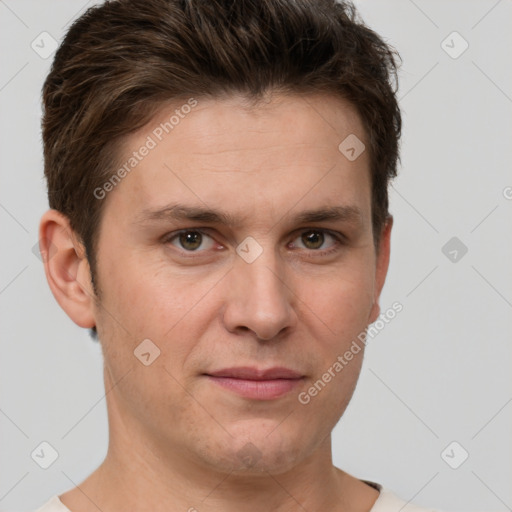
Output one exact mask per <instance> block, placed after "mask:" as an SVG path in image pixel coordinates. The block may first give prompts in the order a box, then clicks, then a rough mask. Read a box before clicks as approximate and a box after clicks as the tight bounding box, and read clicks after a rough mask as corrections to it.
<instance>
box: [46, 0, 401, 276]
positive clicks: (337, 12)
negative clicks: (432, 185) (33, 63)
mask: <svg viewBox="0 0 512 512" xmlns="http://www.w3.org/2000/svg"><path fill="white" fill-rule="evenodd" d="M397 57H398V58H399V56H398V54H397V52H396V51H395V50H394V49H392V48H391V47H389V46H388V45H387V44H386V43H385V42H384V41H383V40H382V39H381V38H380V37H379V36H378V35H377V34H376V33H375V32H373V31H372V30H370V29H369V28H368V27H366V26H365V25H364V23H363V22H362V21H361V20H360V19H359V17H358V14H357V12H356V9H355V8H354V6H353V5H352V4H351V3H348V2H337V1H336V0H112V1H107V2H105V3H104V4H102V5H100V6H96V7H92V8H90V9H88V10H87V11H86V12H85V14H83V15H82V16H81V17H80V18H79V19H78V20H76V21H75V22H74V23H73V25H72V26H71V28H70V29H69V31H68V33H67V35H66V37H65V38H64V41H63V42H62V44H61V46H60V48H59V50H58V51H57V54H56V56H55V59H54V62H53V66H52V68H51V71H50V73H49V75H48V77H47V79H46V81H45V84H44V88H43V103H44V116H43V123H42V126H43V142H44V164H45V176H46V179H47V183H48V196H49V203H50V207H51V208H54V209H56V210H59V211H60V212H61V213H63V214H64V215H66V216H67V217H68V218H69V221H70V225H71V227H72V228H73V230H74V231H75V232H76V233H77V234H78V236H79V237H80V239H81V241H82V242H83V244H84V246H85V249H86V254H87V258H88V260H89V263H90V266H91V273H92V276H93V284H94V269H95V264H96V259H95V256H96V249H97V248H96V242H97V238H98V233H99V228H100V221H101V212H102V206H103V203H104V201H101V200H99V199H97V198H96V197H95V195H94V194H93V191H94V190H95V189H97V188H98V187H101V186H102V185H103V184H104V183H105V181H106V180H107V179H108V178H109V177H110V176H111V175H112V171H113V170H114V169H116V168H117V167H116V165H118V161H117V160H118V158H119V157H120V155H118V152H119V147H120V142H121V141H122V138H123V137H125V136H126V135H128V134H130V133H132V132H134V131H135V130H137V129H139V128H141V127H142V126H144V125H145V124H147V122H149V121H150V119H151V118H152V117H153V115H154V114H155V113H156V112H157V110H158V107H159V106H161V105H162V103H163V102H169V101H170V100H173V99H178V98H186V97H190V96H194V97H196V98H198V97H216V96H220V95H224V94H232V93H243V94H244V95H246V96H247V97H248V98H250V99H256V100H257V99H258V98H261V97H262V96H263V95H264V94H265V93H267V92H269V91H270V92H272V91H277V92H284V93H309V92H311V93H319V92H320V93H322V92H325V93H329V94H333V95H335V96H338V97H341V98H343V99H345V100H348V101H350V102H351V103H352V104H353V105H354V106H355V108H356V109H357V111H358V113H359V115H360V117H361V119H362V121H363V125H364V128H365V131H366V136H367V141H368V144H369V148H368V149H369V151H370V161H371V170H370V172H371V178H372V226H373V232H374V241H375V243H376V245H377V243H378V240H379V236H380V232H381V229H382V226H383V224H384V222H385V220H386V218H387V217H388V215H389V213H388V191H387V188H388V184H389V181H390V179H391V178H393V177H395V176H396V173H397V163H398V160H399V139H400V132H401V115H400V110H399V107H398V103H397V100H396V89H397V73H396V72H397ZM340 142H341V141H340Z"/></svg>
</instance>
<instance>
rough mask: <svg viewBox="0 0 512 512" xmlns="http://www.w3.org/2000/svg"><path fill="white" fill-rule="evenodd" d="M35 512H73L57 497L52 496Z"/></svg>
mask: <svg viewBox="0 0 512 512" xmlns="http://www.w3.org/2000/svg"><path fill="white" fill-rule="evenodd" d="M34 512H71V511H70V510H69V508H68V507H66V506H65V505H64V503H62V501H60V499H59V497H58V496H57V495H55V496H52V497H51V498H50V499H49V500H48V501H47V502H46V503H45V504H44V505H42V506H41V507H39V508H38V509H37V510H34Z"/></svg>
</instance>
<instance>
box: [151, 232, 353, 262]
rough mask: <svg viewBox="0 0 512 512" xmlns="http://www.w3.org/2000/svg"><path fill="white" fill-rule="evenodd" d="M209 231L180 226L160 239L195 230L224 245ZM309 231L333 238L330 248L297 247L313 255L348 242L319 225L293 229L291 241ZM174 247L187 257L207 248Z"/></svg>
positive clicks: (173, 237)
mask: <svg viewBox="0 0 512 512" xmlns="http://www.w3.org/2000/svg"><path fill="white" fill-rule="evenodd" d="M211 231H213V230H212V228H206V227H198V228H196V227H190V228H182V229H178V230H176V231H172V232H170V233H167V234H165V235H164V236H163V237H162V238H161V241H162V243H164V244H168V243H170V242H171V241H172V240H174V239H175V238H176V237H177V236H179V235H180V234H181V233H188V232H197V233H201V234H202V235H203V236H207V237H209V238H211V239H212V240H213V241H214V242H215V243H216V244H218V245H220V246H222V247H224V244H222V243H220V242H218V241H217V239H216V238H215V237H214V236H212V234H210V233H211ZM309 231H316V232H320V233H325V234H327V235H330V236H331V237H332V238H333V239H334V241H335V243H334V244H333V245H332V246H331V247H330V248H328V249H307V248H302V247H300V248H298V250H301V251H305V252H309V253H311V254H313V255H323V254H325V255H327V254H329V253H335V252H336V251H337V250H339V249H340V247H341V246H343V245H345V244H346V243H347V242H348V239H347V237H346V236H345V235H344V234H343V233H340V232H338V231H333V230H330V229H327V228H320V227H315V226H313V227H311V226H310V227H302V228H299V229H297V230H295V231H294V232H293V234H292V238H291V242H293V241H294V240H295V239H296V238H298V237H299V236H300V235H301V234H304V233H307V232H309ZM291 242H290V243H291ZM287 245H288V244H287ZM176 249H177V250H178V251H179V252H180V253H181V254H186V255H187V256H188V257H194V255H195V256H196V257H197V255H198V254H200V253H203V252H208V249H205V250H202V251H186V250H185V249H180V248H178V247H176Z"/></svg>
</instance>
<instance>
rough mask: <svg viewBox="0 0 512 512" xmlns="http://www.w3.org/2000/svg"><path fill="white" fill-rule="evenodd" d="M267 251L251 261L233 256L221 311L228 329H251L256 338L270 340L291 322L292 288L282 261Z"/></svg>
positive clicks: (230, 330)
mask: <svg viewBox="0 0 512 512" xmlns="http://www.w3.org/2000/svg"><path fill="white" fill-rule="evenodd" d="M269 253H270V251H264V253H263V254H262V255H261V256H260V257H259V258H258V259H257V260H256V261H253V262H252V263H247V262H246V261H244V260H243V259H242V258H239V257H237V258H236V261H235V262H234V267H233V269H232V270H231V272H229V274H228V278H229V279H228V281H227V282H226V286H227V289H228V291H227V300H226V303H225V305H224V311H223V322H224V325H225V327H226V329H227V330H228V331H229V332H235V333H242V332H247V331H251V332H252V333H253V334H254V336H255V337H257V338H258V339H260V340H271V339H273V338H275V337H277V336H278V335H279V334H282V333H283V332H284V331H286V330H287V329H288V330H289V329H290V328H291V327H292V326H293V323H294V320H295V311H294V308H293V301H294V294H293V290H292V287H291V286H290V283H287V282H286V276H285V273H284V267H283V265H282V263H281V262H280V261H279V260H278V258H277V257H276V256H275V255H270V254H269Z"/></svg>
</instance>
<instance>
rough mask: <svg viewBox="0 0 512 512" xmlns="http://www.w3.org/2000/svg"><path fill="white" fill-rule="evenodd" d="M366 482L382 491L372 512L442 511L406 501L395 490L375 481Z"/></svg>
mask: <svg viewBox="0 0 512 512" xmlns="http://www.w3.org/2000/svg"><path fill="white" fill-rule="evenodd" d="M366 483H368V484H369V485H371V486H372V487H375V488H376V489H377V490H378V491H379V492H380V494H379V497H378V498H377V501H376V502H375V503H374V505H373V507H372V508H371V510H370V512H441V511H440V510H436V509H433V508H425V507H420V506H418V505H415V504H414V503H410V502H408V501H405V500H403V499H402V498H400V497H399V496H397V495H396V494H395V493H394V492H393V491H390V490H389V489H385V488H384V487H382V485H380V484H376V483H375V482H366Z"/></svg>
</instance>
